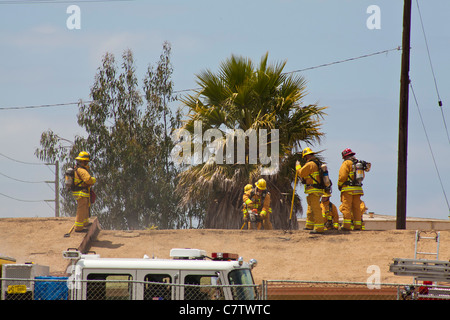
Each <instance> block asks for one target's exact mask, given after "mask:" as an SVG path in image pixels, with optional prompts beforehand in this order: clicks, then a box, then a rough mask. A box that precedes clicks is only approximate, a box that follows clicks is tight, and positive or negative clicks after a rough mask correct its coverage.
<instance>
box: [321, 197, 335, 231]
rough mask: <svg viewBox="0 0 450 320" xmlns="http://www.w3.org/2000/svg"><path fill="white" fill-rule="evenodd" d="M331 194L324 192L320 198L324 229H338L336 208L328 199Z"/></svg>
mask: <svg viewBox="0 0 450 320" xmlns="http://www.w3.org/2000/svg"><path fill="white" fill-rule="evenodd" d="M330 197H331V194H329V193H325V194H324V195H323V196H322V198H321V199H320V206H321V208H322V216H323V220H324V223H325V229H326V230H332V229H334V230H338V229H339V214H338V209H337V208H336V206H335V205H334V203H332V202H331V201H330Z"/></svg>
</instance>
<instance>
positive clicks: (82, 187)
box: [72, 167, 96, 199]
mask: <svg viewBox="0 0 450 320" xmlns="http://www.w3.org/2000/svg"><path fill="white" fill-rule="evenodd" d="M73 181H74V184H75V185H76V186H79V188H77V189H79V190H75V191H72V195H73V196H74V197H75V199H79V198H89V196H90V187H91V186H92V185H94V184H95V182H96V179H95V178H94V177H91V175H90V174H89V171H88V170H87V169H86V168H83V167H77V168H76V170H75V175H74V179H73Z"/></svg>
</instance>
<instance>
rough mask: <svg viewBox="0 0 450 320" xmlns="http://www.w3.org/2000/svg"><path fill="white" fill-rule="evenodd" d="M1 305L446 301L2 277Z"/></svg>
mask: <svg viewBox="0 0 450 320" xmlns="http://www.w3.org/2000/svg"><path fill="white" fill-rule="evenodd" d="M0 283H1V295H0V300H230V299H233V300H437V299H439V300H443V299H446V300H450V286H449V285H448V284H447V285H441V284H438V285H436V284H429V285H424V284H392V283H379V284H376V285H375V287H371V286H369V285H368V284H367V283H363V282H332V281H305V280H263V281H262V284H261V285H221V284H216V285H203V284H199V285H198V284H173V283H162V282H148V281H133V280H77V281H74V280H73V279H71V278H63V277H61V278H60V279H32V280H30V279H11V278H3V279H1V278H0Z"/></svg>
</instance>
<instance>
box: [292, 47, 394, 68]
mask: <svg viewBox="0 0 450 320" xmlns="http://www.w3.org/2000/svg"><path fill="white" fill-rule="evenodd" d="M401 49H402V48H401V47H400V46H398V47H397V48H393V49H388V50H383V51H378V52H373V53H369V54H365V55H362V56H359V57H354V58H348V59H345V60H339V61H334V62H330V63H325V64H320V65H318V66H315V67H309V68H305V69H299V70H294V71H290V72H285V74H289V73H295V72H303V71H306V70H313V69H318V68H323V67H328V66H332V65H334V64H339V63H344V62H349V61H353V60H359V59H363V58H368V57H372V56H376V55H378V54H383V53H388V52H390V51H399V50H401Z"/></svg>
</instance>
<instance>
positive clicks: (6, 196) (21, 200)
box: [0, 192, 55, 202]
mask: <svg viewBox="0 0 450 320" xmlns="http://www.w3.org/2000/svg"><path fill="white" fill-rule="evenodd" d="M0 196H4V197H5V198H9V199H12V200H16V201H20V202H53V201H55V200H26V199H18V198H14V197H11V196H8V195H6V194H4V193H1V192H0Z"/></svg>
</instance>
